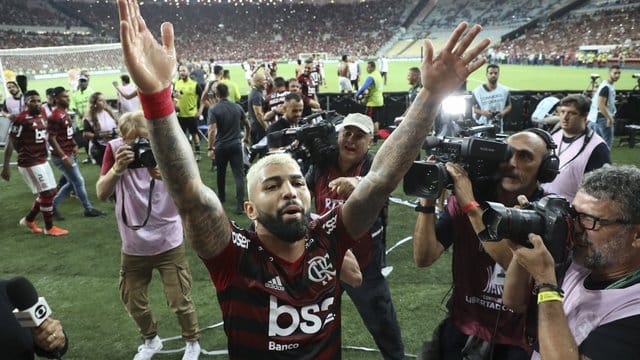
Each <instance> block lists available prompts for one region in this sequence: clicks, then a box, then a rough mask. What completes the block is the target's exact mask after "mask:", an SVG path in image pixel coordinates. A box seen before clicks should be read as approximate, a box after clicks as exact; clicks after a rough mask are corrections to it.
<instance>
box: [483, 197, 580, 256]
mask: <svg viewBox="0 0 640 360" xmlns="http://www.w3.org/2000/svg"><path fill="white" fill-rule="evenodd" d="M486 205H487V206H488V207H487V209H486V210H485V211H484V213H483V214H482V222H483V223H484V225H485V226H486V231H487V236H480V240H483V241H500V240H502V239H509V240H511V241H513V242H515V243H518V244H520V245H523V246H526V247H529V248H530V247H532V244H531V242H529V234H530V233H534V234H538V235H540V236H541V237H542V239H543V240H544V244H545V246H546V247H547V249H548V250H549V252H550V253H551V255H552V256H553V259H554V260H555V262H556V264H561V263H564V262H565V261H566V260H567V258H568V255H569V251H570V250H571V249H572V248H573V234H574V226H573V216H572V210H571V207H570V205H569V202H568V201H567V200H565V199H564V198H563V197H561V196H558V195H547V196H545V197H543V198H542V199H540V200H539V201H535V202H531V203H529V204H528V205H526V206H524V207H523V208H522V209H516V208H508V207H505V206H504V205H502V204H500V203H495V202H489V201H487V202H486ZM480 234H481V235H482V233H480Z"/></svg>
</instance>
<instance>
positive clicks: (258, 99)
mask: <svg viewBox="0 0 640 360" xmlns="http://www.w3.org/2000/svg"><path fill="white" fill-rule="evenodd" d="M263 102H264V95H263V94H262V90H258V89H256V88H251V92H250V93H249V97H248V99H247V112H248V113H249V124H251V125H253V123H255V122H256V113H255V112H254V111H253V107H254V106H259V107H261V108H262V103H263Z"/></svg>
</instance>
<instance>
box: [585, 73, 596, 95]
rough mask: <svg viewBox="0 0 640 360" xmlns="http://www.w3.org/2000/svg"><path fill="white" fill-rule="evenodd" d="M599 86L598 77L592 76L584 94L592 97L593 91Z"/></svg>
mask: <svg viewBox="0 0 640 360" xmlns="http://www.w3.org/2000/svg"><path fill="white" fill-rule="evenodd" d="M597 88H598V78H594V77H592V78H591V82H590V83H589V85H588V86H587V88H586V89H584V91H583V92H582V95H584V96H587V97H591V96H592V95H593V92H594V91H595V90H596V89H597Z"/></svg>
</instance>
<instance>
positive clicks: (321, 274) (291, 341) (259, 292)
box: [203, 206, 355, 359]
mask: <svg viewBox="0 0 640 360" xmlns="http://www.w3.org/2000/svg"><path fill="white" fill-rule="evenodd" d="M303 241H305V251H304V254H303V255H302V256H301V257H300V259H298V260H296V261H295V262H293V263H290V262H288V261H286V260H284V259H281V258H279V257H278V256H277V255H276V254H273V253H271V252H270V251H269V250H267V249H266V248H264V246H263V244H262V242H261V241H260V239H259V238H258V236H257V234H256V233H255V232H250V231H247V230H244V229H240V228H239V227H237V226H236V225H235V224H233V223H232V239H231V241H230V242H229V245H228V246H227V247H226V248H225V249H224V250H223V251H222V252H221V253H220V254H219V255H218V256H216V257H215V258H213V259H208V260H204V259H203V262H204V263H205V265H206V266H207V268H208V270H209V274H210V275H211V279H212V280H213V283H214V285H215V286H216V289H217V292H218V294H217V295H218V301H219V303H220V307H221V309H222V316H223V319H224V329H225V333H226V334H227V337H228V339H227V342H228V349H229V356H230V358H232V359H249V358H251V359H339V358H340V357H341V333H340V294H341V292H342V289H341V287H340V284H339V281H338V276H339V274H340V268H341V266H342V261H343V258H344V254H345V252H346V250H347V249H348V248H350V247H352V246H353V244H354V242H355V241H354V240H353V239H352V238H351V237H350V236H349V235H348V233H347V232H346V230H345V227H344V224H343V223H342V207H341V206H339V207H337V208H336V209H334V210H332V211H330V212H328V213H327V214H326V215H325V216H322V217H321V218H319V219H316V220H314V221H312V222H311V223H310V224H309V229H308V233H307V237H306V240H303Z"/></svg>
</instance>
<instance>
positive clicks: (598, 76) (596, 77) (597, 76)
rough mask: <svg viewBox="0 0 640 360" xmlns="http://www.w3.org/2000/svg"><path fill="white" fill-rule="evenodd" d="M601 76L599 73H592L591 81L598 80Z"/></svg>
mask: <svg viewBox="0 0 640 360" xmlns="http://www.w3.org/2000/svg"><path fill="white" fill-rule="evenodd" d="M599 78H600V75H598V74H591V81H596V80H597V79H599Z"/></svg>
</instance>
